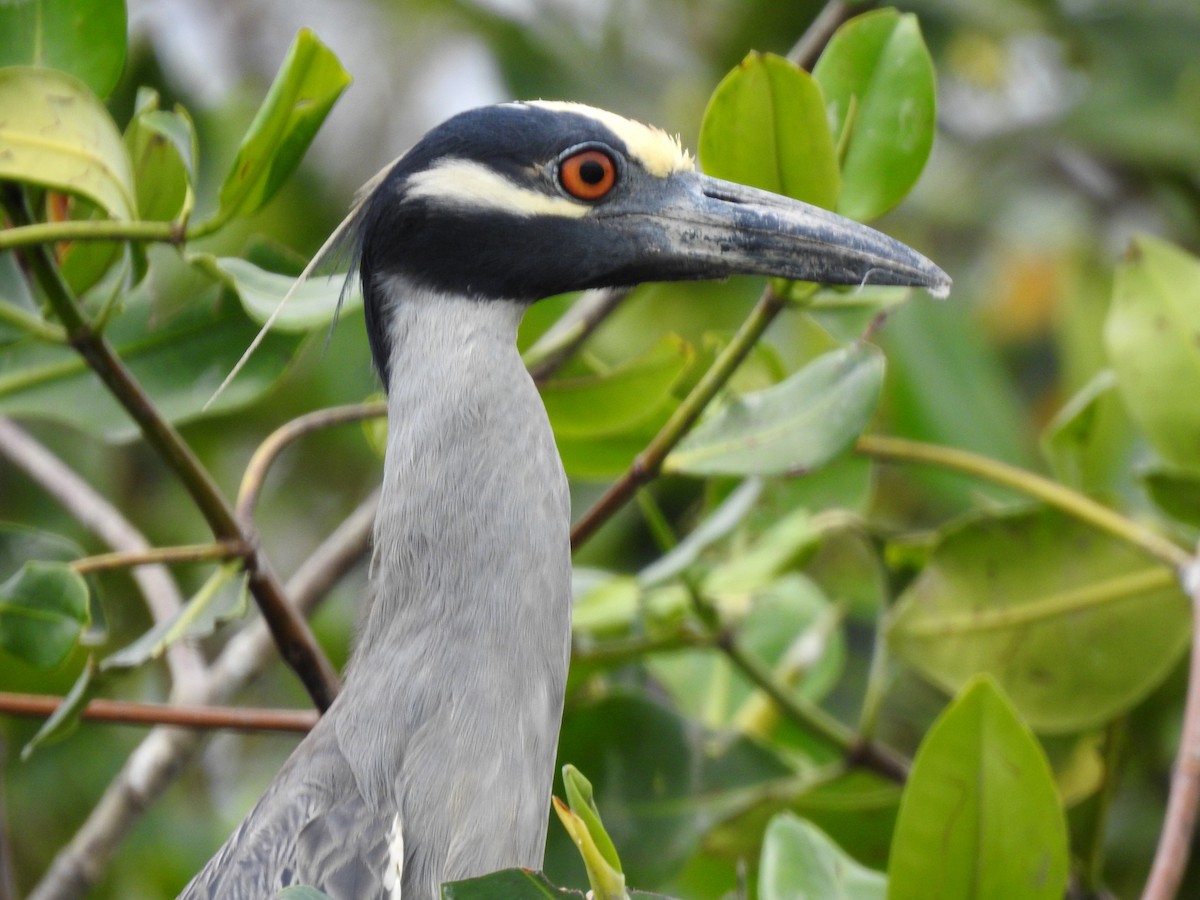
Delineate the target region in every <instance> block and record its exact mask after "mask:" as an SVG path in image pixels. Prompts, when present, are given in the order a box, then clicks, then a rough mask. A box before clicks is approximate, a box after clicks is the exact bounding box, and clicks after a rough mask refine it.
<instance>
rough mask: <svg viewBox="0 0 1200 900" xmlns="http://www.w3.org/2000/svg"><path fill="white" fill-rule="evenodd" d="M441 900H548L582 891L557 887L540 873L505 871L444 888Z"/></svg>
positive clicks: (444, 885) (579, 896) (444, 886)
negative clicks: (546, 899) (548, 898)
mask: <svg viewBox="0 0 1200 900" xmlns="http://www.w3.org/2000/svg"><path fill="white" fill-rule="evenodd" d="M441 896H442V900H545V898H547V897H550V898H562V897H578V898H579V900H583V894H582V893H581V892H579V891H569V890H567V889H565V888H560V887H555V886H554V885H553V884H551V883H550V879H548V878H547V877H546V876H545V875H543V874H542V873H541V872H531V871H529V870H528V869H504V870H502V871H500V872H492V873H491V874H490V875H484V876H482V877H480V878H470V879H468V880H466V881H455V882H452V883H450V884H443V885H442V895H441Z"/></svg>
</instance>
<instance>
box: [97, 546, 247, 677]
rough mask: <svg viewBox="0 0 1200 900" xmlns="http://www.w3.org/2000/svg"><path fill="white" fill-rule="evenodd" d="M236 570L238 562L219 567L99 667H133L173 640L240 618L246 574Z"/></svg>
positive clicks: (207, 632) (244, 603) (244, 606)
mask: <svg viewBox="0 0 1200 900" xmlns="http://www.w3.org/2000/svg"><path fill="white" fill-rule="evenodd" d="M239 573H240V564H239V563H228V564H226V565H224V566H221V567H220V568H219V569H217V570H216V571H215V572H214V573H213V574H212V575H211V576H210V577H209V579H208V580H207V581H206V582H205V583H204V585H203V586H202V587H201V588H200V590H198V591H197V592H196V594H195V596H193V597H192V598H191V599H190V600H189V601H188V602H187V604H186V605H185V606H184V607H183V609H181V610H179V612H177V613H176V614H175V615H174V616H172V617H171V618H170V619H167V620H166V621H165V622H160V623H159V624H157V625H155V626H154V627H153V628H151V629H150V630H149V631H147V632H146V633H145V634H143V635H142V636H141V637H140V638H138V639H137V640H135V641H133V643H131V644H128V645H127V646H125V647H123V648H122V649H120V650H118V651H117V652H116V653H113V654H110V655H109V656H107V657H106V658H105V659H104V660H102V661H101V663H100V670H101V671H108V670H109V669H132V668H136V667H137V666H140V665H142V664H143V663H145V662H147V661H148V660H151V659H158V658H159V657H160V656H162V655H163V654H164V653H165V652H166V651H167V648H168V647H170V646H171V645H172V644H174V643H175V642H177V641H181V640H184V639H185V638H191V639H199V638H204V637H208V636H209V635H210V634H212V633H213V632H214V631H215V630H216V629H217V627H218V626H220V625H221V624H223V623H225V622H228V621H230V620H232V619H240V618H241V617H242V616H244V615H245V614H246V610H247V609H248V608H249V592H248V588H247V580H246V579H247V576H246V575H245V574H244V573H241V574H240V577H238V576H239Z"/></svg>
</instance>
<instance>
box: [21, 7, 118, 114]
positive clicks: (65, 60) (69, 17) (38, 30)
mask: <svg viewBox="0 0 1200 900" xmlns="http://www.w3.org/2000/svg"><path fill="white" fill-rule="evenodd" d="M20 65H30V66H39V67H44V68H47V69H59V70H61V71H63V72H67V73H69V74H71V75H74V76H75V77H76V78H78V79H79V80H80V81H82V82H83V83H84V84H86V85H87V86H88V88H89V89H90V90H91V91H92V93H94V94H96V95H98V96H100V97H107V96H108V93H109V91H111V90H112V89H113V87H114V86H115V85H116V83H117V79H118V78H120V77H121V70H122V69H124V67H125V3H124V0H4V2H3V3H0V68H3V67H6V66H20Z"/></svg>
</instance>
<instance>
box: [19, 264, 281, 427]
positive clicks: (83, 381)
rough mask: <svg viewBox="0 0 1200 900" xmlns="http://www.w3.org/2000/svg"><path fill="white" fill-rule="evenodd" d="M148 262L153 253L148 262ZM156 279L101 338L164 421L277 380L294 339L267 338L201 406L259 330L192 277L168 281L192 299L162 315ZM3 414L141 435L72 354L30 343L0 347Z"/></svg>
mask: <svg viewBox="0 0 1200 900" xmlns="http://www.w3.org/2000/svg"><path fill="white" fill-rule="evenodd" d="M171 252H172V251H162V252H161V254H159V255H160V256H161V255H169V254H170V253H171ZM155 256H156V255H155V254H154V253H152V254H151V257H152V259H154V258H155ZM154 274H155V268H154V267H153V266H152V269H151V277H150V278H147V279H146V281H144V282H143V283H142V285H140V286H139V287H138V288H137V290H135V291H134V292H133V293H132V294H130V295H129V296H128V297H127V298H126V304H125V309H124V311H123V312H122V314H121V315H120V316H118V317H116V318H115V319H114V320H113V321H112V323H111V324H110V325H109V327H108V329H107V331H106V332H105V337H106V338H107V339H108V340H109V342H110V343H111V344H112V345H113V348H114V349H115V350H116V352H117V354H118V355H119V356H120V357H121V359H122V360H123V361H124V362H125V364H126V365H127V366H128V367H129V368H130V370H131V371H132V372H133V375H134V377H135V378H136V379H137V380H138V382H139V383H140V384H141V385H142V387H143V388H145V390H146V391H147V393H148V394H149V395H150V397H151V399H152V400H153V401H154V403H155V405H156V406H157V407H158V410H159V412H160V413H162V414H163V415H164V416H166V417H167V418H168V419H169V420H170V421H172V422H175V423H181V422H188V421H192V420H195V419H198V418H201V417H202V416H213V415H218V414H220V413H223V412H228V411H230V410H233V409H237V408H239V407H241V406H244V405H245V404H247V403H250V402H252V401H254V400H256V399H257V398H259V397H261V396H262V395H263V394H264V393H265V392H266V391H267V390H269V389H270V388H271V387H272V386H273V385H274V384H275V383H276V382H277V381H279V379H280V378H282V377H283V376H284V374H285V373H286V371H287V367H288V364H289V363H290V361H291V359H292V357H293V355H294V354H295V352H296V350H297V348H298V347H299V345H300V339H299V338H297V337H294V336H291V335H282V334H275V333H272V334H269V335H267V337H266V339H265V340H264V341H263V343H262V346H261V347H260V348H259V349H258V352H257V353H255V354H254V355H253V356H252V357H251V358H250V361H249V362H248V364H247V365H246V367H245V368H244V369H243V370H242V371H241V373H240V374H239V375H238V377H237V378H236V379H235V380H234V382H233V383H232V384H231V385H230V387H229V388H228V389H227V390H226V391H225V392H224V393H223V394H222V395H221V396H220V398H219V399H218V400H217V401H216V402H215V403H214V404H213V405H212V406H211V407H209V408H208V409H207V410H205V408H204V405H205V403H207V402H208V400H209V398H210V397H212V394H213V391H215V390H216V388H217V385H219V384H220V383H221V380H222V379H223V378H224V377H225V375H226V373H228V372H229V370H230V369H231V368H232V367H233V365H234V363H236V362H237V360H238V358H239V357H240V356H241V354H242V350H243V349H245V348H246V347H247V346H248V345H249V343H250V341H251V340H253V339H254V336H255V334H257V332H258V326H257V325H256V324H255V323H254V322H252V321H250V320H249V319H247V318H246V316H245V315H244V314H243V312H242V310H241V307H240V306H238V304H237V303H234V302H232V300H227V301H222V299H221V297H220V296H219V294H220V291H219V289H218V288H217V287H216V286H214V285H211V284H208V285H205V284H203V283H202V282H200V279H198V278H193V280H192V282H191V283H190V284H189V283H188V282H186V281H183V282H174V281H172V282H171V284H170V290H171V291H172V293H173V294H175V295H177V296H186V297H188V298H189V300H188V303H187V305H186V306H184V307H182V308H180V309H178V310H177V311H175V312H174V313H171V312H168V311H166V310H163V309H162V308H161V305H160V304H158V303H156V302H153V298H154V296H155V294H156V292H157V291H158V289H159V288H158V287H157V286H156V281H157V279H156V278H155V277H154ZM159 274H160V275H161V274H162V273H159ZM167 280H168V281H170V279H167ZM198 282H199V283H198ZM0 413H5V414H10V415H25V416H31V417H35V418H41V419H52V420H55V421H60V422H65V423H67V424H69V425H73V426H75V427H77V428H82V429H84V430H86V431H90V432H92V433H94V434H98V435H101V436H103V437H104V438H105V439H107V440H112V441H121V440H128V439H130V438H133V437H136V436H137V434H138V433H139V432H138V430H137V428H136V426H135V425H134V424H133V422H132V421H131V420H130V419H129V418H128V417H127V415H126V413H125V411H124V409H123V408H122V407H121V406H120V405H119V404H118V403H117V401H116V400H114V399H113V397H112V396H111V394H109V392H108V391H107V390H106V389H105V387H104V386H103V385H102V384H101V383H100V381H99V379H97V378H96V377H95V375H94V374H93V373H92V372H91V370H90V369H88V367H87V365H86V363H85V362H84V361H83V360H82V359H80V358H79V355H78V354H77V353H75V352H74V351H73V350H71V349H69V348H64V347H54V346H44V345H35V344H32V343H30V342H26V343H24V344H20V345H15V346H11V347H7V348H0Z"/></svg>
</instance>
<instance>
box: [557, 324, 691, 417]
mask: <svg viewBox="0 0 1200 900" xmlns="http://www.w3.org/2000/svg"><path fill="white" fill-rule="evenodd" d="M694 358H695V351H694V350H693V349H692V345H691V344H689V343H688V342H687V341H684V340H681V339H680V338H678V337H675V336H674V335H665V336H664V337H662V338H661V339H659V341H658V342H657V343H655V344H654V346H653V347H651V348H650V349H649V350H647V351H646V352H645V353H643V354H641V355H640V356H635V357H634V358H632V359H629V360H626V361H624V362H622V363H621V364H620V365H618V366H617V367H615V368H614V369H612V370H611V371H607V372H600V373H594V374H589V375H582V376H574V377H564V378H555V379H553V380H551V381H548V382H546V383H545V384H543V385H542V386H541V388H540V390H541V395H542V402H543V403H544V404H545V405H546V413H547V415H548V416H549V417H550V426H551V427H552V428H553V429H554V434H555V436H556V437H564V438H568V439H574V440H590V439H592V438H595V437H600V436H615V435H620V434H627V433H629V432H631V431H632V432H634V433H638V434H641V433H643V428H642V426H643V425H644V423H645V422H646V420H647V419H651V418H654V419H655V420H657V417H656V413H657V412H658V411H659V410H660V409H661V408H662V407H663V406H664V405H665V404H668V403H669V401H671V399H672V391H673V389H674V388H675V386H676V385H677V384H678V383H679V380H680V379H681V378H682V377H683V376H684V374H685V373H686V372H687V370H688V368H689V367H690V366H691V364H692V360H693V359H694Z"/></svg>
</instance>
